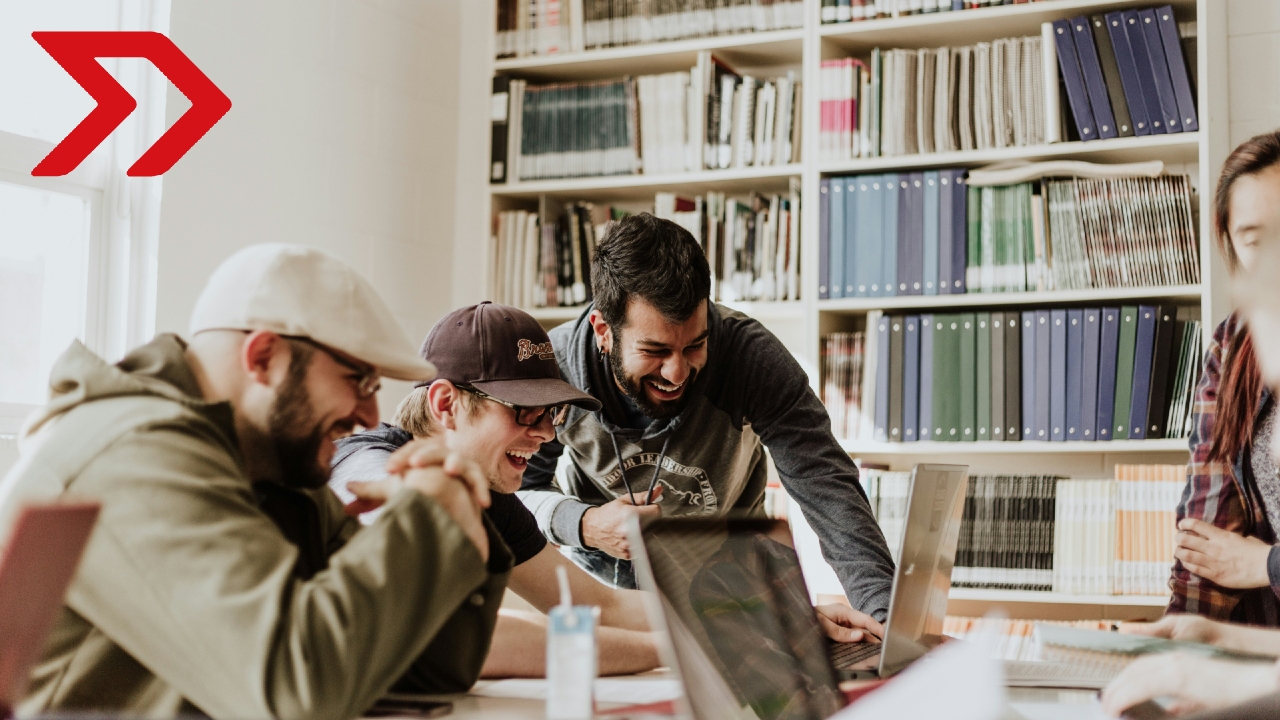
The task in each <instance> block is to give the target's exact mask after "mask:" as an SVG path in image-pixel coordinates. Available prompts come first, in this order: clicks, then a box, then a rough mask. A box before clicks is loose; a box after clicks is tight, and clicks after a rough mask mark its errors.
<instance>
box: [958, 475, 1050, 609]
mask: <svg viewBox="0 0 1280 720" xmlns="http://www.w3.org/2000/svg"><path fill="white" fill-rule="evenodd" d="M1058 479H1059V478H1056V477H1053V476H1049V475H970V476H969V485H968V488H967V489H966V491H965V501H964V513H963V515H962V516H961V521H960V537H959V541H958V542H957V545H956V560H955V566H954V568H953V569H952V571H951V586H952V587H971V588H1003V589H1007V590H1042V591H1048V590H1051V589H1052V588H1053V567H1054V565H1053V561H1054V488H1055V483H1056V482H1057V480H1058Z"/></svg>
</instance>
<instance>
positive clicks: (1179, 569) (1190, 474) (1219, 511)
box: [1166, 315, 1280, 625]
mask: <svg viewBox="0 0 1280 720" xmlns="http://www.w3.org/2000/svg"><path fill="white" fill-rule="evenodd" d="M1238 324H1239V319H1238V318H1237V317H1236V316H1235V315H1231V316H1230V317H1228V318H1227V319H1226V320H1224V321H1222V324H1221V325H1219V326H1218V328H1217V329H1216V330H1215V331H1214V333H1213V343H1212V344H1211V345H1210V346H1209V351H1208V352H1207V353H1206V354H1205V358H1204V372H1203V374H1202V375H1201V376H1200V384H1199V385H1198V386H1197V387H1196V396H1195V404H1194V406H1193V408H1192V413H1193V417H1192V428H1191V441H1190V445H1191V462H1190V464H1189V465H1188V466H1187V487H1186V489H1184V490H1183V491H1182V501H1181V502H1180V503H1178V520H1182V518H1184V517H1191V518H1196V519H1198V520H1203V521H1205V522H1207V523H1212V524H1214V525H1216V526H1218V527H1220V528H1222V529H1224V530H1230V531H1232V532H1236V533H1240V534H1242V535H1246V536H1255V537H1257V538H1259V539H1261V540H1263V541H1264V542H1267V543H1270V544H1275V534H1274V532H1273V531H1272V528H1271V523H1270V522H1269V521H1268V520H1267V513H1266V508H1265V506H1264V505H1263V504H1262V498H1261V497H1260V496H1259V494H1258V488H1257V485H1256V483H1255V482H1254V478H1253V471H1252V468H1250V467H1247V463H1245V462H1243V461H1242V459H1240V458H1238V459H1237V461H1236V463H1235V464H1234V465H1232V464H1230V463H1225V462H1221V461H1210V460H1209V449H1210V439H1211V437H1212V435H1213V420H1214V413H1215V410H1216V408H1217V402H1218V384H1219V382H1220V381H1221V373H1222V355H1223V346H1224V344H1226V343H1228V342H1229V341H1230V339H1231V338H1232V337H1234V336H1235V333H1236V328H1237V327H1238ZM1242 455H1243V453H1242ZM1169 587H1170V588H1171V589H1172V590H1173V597H1172V598H1171V599H1170V600H1169V607H1168V609H1167V611H1166V612H1170V613H1194V614H1196V615H1204V616H1206V617H1210V618H1213V619H1215V620H1235V621H1238V622H1247V623H1251V624H1264V625H1277V624H1280V622H1278V620H1280V616H1278V612H1277V611H1278V610H1280V603H1278V602H1277V597H1280V588H1277V587H1272V588H1257V589H1253V590H1234V589H1231V588H1224V587H1222V586H1220V585H1217V584H1215V583H1213V582H1212V581H1210V580H1206V579H1204V578H1202V577H1200V576H1198V575H1195V574H1193V573H1192V572H1191V571H1189V570H1187V569H1186V568H1185V567H1183V566H1182V563H1181V562H1180V561H1178V560H1176V559H1175V560H1174V561H1173V572H1172V575H1171V577H1170V578H1169Z"/></svg>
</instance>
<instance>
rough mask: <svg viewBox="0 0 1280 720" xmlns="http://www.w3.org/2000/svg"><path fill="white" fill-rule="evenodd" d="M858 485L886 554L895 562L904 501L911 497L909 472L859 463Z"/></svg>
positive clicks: (904, 520) (902, 527)
mask: <svg viewBox="0 0 1280 720" xmlns="http://www.w3.org/2000/svg"><path fill="white" fill-rule="evenodd" d="M858 482H859V483H861V484H862V490H863V492H865V493H866V494H867V501H868V502H869V503H870V505H871V514H872V515H874V516H875V518H876V521H877V522H878V523H879V524H880V531H881V532H882V533H884V540H885V543H886V544H887V545H888V546H889V554H890V555H892V556H893V561H894V563H897V562H898V560H899V559H900V558H899V555H900V553H901V552H902V535H903V533H905V532H906V529H907V501H908V500H909V499H910V496H911V473H909V472H901V471H890V470H889V468H888V466H885V465H872V464H870V463H860V466H859V468H858Z"/></svg>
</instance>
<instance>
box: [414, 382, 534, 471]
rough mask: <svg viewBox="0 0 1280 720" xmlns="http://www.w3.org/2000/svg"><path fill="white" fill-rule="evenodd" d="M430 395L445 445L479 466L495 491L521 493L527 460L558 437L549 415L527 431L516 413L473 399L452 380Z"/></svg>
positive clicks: (433, 386)
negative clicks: (518, 420) (519, 422)
mask: <svg viewBox="0 0 1280 720" xmlns="http://www.w3.org/2000/svg"><path fill="white" fill-rule="evenodd" d="M428 397H429V400H428V402H429V403H430V406H431V417H432V421H433V422H434V423H435V424H436V426H437V427H439V428H441V429H442V431H443V437H444V441H445V445H446V446H447V447H448V448H449V449H450V450H452V451H454V452H457V453H460V454H462V455H464V456H466V457H468V458H470V459H471V460H473V461H474V462H475V463H476V464H477V465H479V466H480V469H481V470H482V471H483V472H484V475H485V479H486V480H487V481H488V483H489V488H490V489H491V490H494V491H495V492H500V493H507V494H510V493H514V492H515V491H517V490H519V489H520V481H521V480H522V479H523V478H524V470H525V468H526V467H528V465H529V458H530V457H532V456H533V454H534V453H536V452H538V449H539V448H541V447H542V443H544V442H547V441H549V440H552V439H554V438H555V436H556V433H555V428H554V427H553V426H552V424H551V415H550V414H549V413H548V414H547V415H546V416H545V417H543V419H542V421H541V422H539V423H538V424H537V425H533V426H528V427H526V426H524V425H520V424H518V423H516V412H515V410H512V409H511V408H509V407H507V406H506V405H503V404H501V403H498V402H494V401H493V400H488V399H484V398H479V397H476V396H474V395H471V394H469V393H467V392H466V391H465V390H462V389H460V388H458V387H457V386H455V385H454V384H453V383H451V382H449V381H448V380H437V381H436V382H434V383H432V384H431V388H430V390H429V392H428Z"/></svg>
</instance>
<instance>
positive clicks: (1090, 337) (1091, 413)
mask: <svg viewBox="0 0 1280 720" xmlns="http://www.w3.org/2000/svg"><path fill="white" fill-rule="evenodd" d="M1101 331H1102V311H1101V310H1099V309H1098V308H1087V309H1086V310H1085V311H1084V338H1083V340H1082V341H1081V352H1080V360H1081V371H1080V439H1081V440H1097V439H1098V438H1097V434H1096V432H1095V431H1096V428H1097V425H1098V339H1099V338H1100V337H1101Z"/></svg>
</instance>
